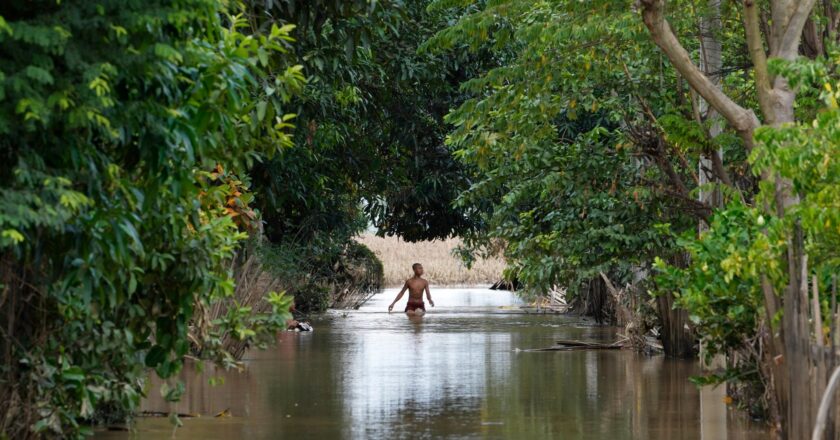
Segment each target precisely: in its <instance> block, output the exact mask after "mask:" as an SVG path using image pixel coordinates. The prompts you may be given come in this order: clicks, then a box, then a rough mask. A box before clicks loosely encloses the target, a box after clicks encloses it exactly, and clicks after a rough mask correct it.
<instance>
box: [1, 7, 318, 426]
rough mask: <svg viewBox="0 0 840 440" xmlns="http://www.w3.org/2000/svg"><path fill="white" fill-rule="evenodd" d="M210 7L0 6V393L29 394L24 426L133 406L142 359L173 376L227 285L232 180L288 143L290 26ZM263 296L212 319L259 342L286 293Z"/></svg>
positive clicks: (236, 200)
mask: <svg viewBox="0 0 840 440" xmlns="http://www.w3.org/2000/svg"><path fill="white" fill-rule="evenodd" d="M224 4H226V3H225V2H218V1H215V0H182V1H177V2H163V1H149V2H123V1H116V0H114V1H107V0H106V1H100V2H83V1H76V2H73V1H69V2H39V3H38V4H37V6H36V5H35V4H32V3H31V2H23V1H12V2H5V3H4V4H3V5H2V6H0V57H2V58H3V60H4V61H3V63H2V65H0V139H2V140H0V157H2V159H3V160H2V165H0V180H2V181H3V187H2V188H0V231H2V239H0V252H1V253H2V256H3V260H4V261H8V262H9V264H10V267H11V269H10V270H8V271H6V272H4V274H10V275H4V278H3V279H2V281H1V282H2V283H3V284H4V286H3V288H4V292H8V294H9V295H13V296H16V298H17V300H16V302H15V303H14V304H16V306H10V307H13V308H12V309H11V310H10V311H9V313H8V314H7V313H4V314H3V315H4V316H3V318H2V319H3V322H2V324H3V328H4V329H6V328H7V327H10V328H11V330H10V333H7V334H4V341H5V342H4V344H10V345H11V346H12V347H13V348H12V351H13V353H14V355H13V357H12V358H11V359H8V358H6V359H5V360H4V364H3V366H2V369H3V371H4V374H3V377H4V378H6V377H14V378H15V379H14V381H13V382H12V383H9V382H6V383H2V384H0V390H2V391H3V392H4V396H11V395H17V396H20V398H21V399H23V400H24V401H28V402H30V404H31V406H32V407H33V408H34V409H35V417H34V419H31V420H30V419H27V418H26V416H24V417H21V420H22V421H23V423H27V422H34V423H33V424H32V425H31V426H28V427H27V428H29V429H31V430H32V431H33V432H35V433H38V434H40V435H52V436H61V437H76V436H79V435H81V434H83V433H84V432H85V431H86V429H85V428H84V427H83V426H81V425H80V420H82V419H85V418H90V417H91V416H92V415H93V414H94V412H95V411H96V410H97V409H99V408H103V407H116V408H120V409H122V410H124V411H127V412H130V411H131V410H132V409H133V408H136V405H137V404H138V402H139V399H140V390H141V382H142V380H143V378H144V376H145V368H146V367H149V368H154V369H155V370H156V371H157V374H159V375H160V376H161V377H164V378H165V377H170V376H172V375H173V374H175V373H177V372H178V371H179V370H180V368H181V365H182V362H183V356H184V355H185V354H186V353H187V351H188V349H189V342H188V338H187V334H188V330H189V325H190V322H191V320H192V319H193V315H194V312H195V309H196V307H197V306H205V307H206V306H209V305H210V304H213V303H214V302H215V301H219V300H222V299H224V298H227V297H229V296H231V295H232V293H233V287H234V286H233V281H232V279H231V274H230V273H229V270H230V269H229V264H228V262H229V261H230V259H231V258H232V256H233V255H234V251H235V249H236V248H237V246H239V245H240V243H241V241H242V240H243V239H244V238H245V237H246V234H245V233H243V232H241V229H240V227H239V226H240V225H242V223H239V224H237V223H238V222H240V219H239V218H238V217H241V216H243V215H244V216H251V215H252V214H253V213H252V212H251V211H250V210H249V208H248V206H247V205H248V203H249V201H250V196H248V195H247V194H246V193H247V183H244V182H242V181H241V180H240V179H239V178H237V177H236V176H237V175H243V176H244V175H245V173H246V171H247V167H248V166H250V165H251V164H252V163H253V162H254V160H256V159H258V158H259V157H261V156H269V155H272V154H274V153H275V152H276V151H277V150H279V149H281V148H282V147H285V146H288V145H290V144H291V138H290V134H289V131H290V130H289V129H290V127H291V126H290V123H289V121H290V119H291V118H292V117H293V116H292V115H290V114H288V111H287V106H288V100H289V98H290V97H291V96H292V95H293V94H294V93H295V92H296V91H297V90H300V89H301V88H302V87H303V84H304V80H303V77H302V74H301V68H300V67H299V66H295V65H293V63H291V62H289V57H288V56H286V55H284V54H285V53H286V52H287V50H288V47H289V42H290V41H291V37H290V36H289V32H290V31H291V27H279V26H273V27H271V28H269V29H266V30H265V32H262V33H259V34H251V35H249V34H246V33H243V32H242V31H243V28H244V25H245V22H244V20H243V19H242V17H239V16H234V15H228V13H229V12H235V11H234V10H228V9H226V6H224ZM269 59H271V60H272V63H273V64H272V66H271V67H274V68H275V69H273V70H269V69H268V67H269ZM277 60H285V61H277ZM283 63H285V66H284V67H283V68H282V69H276V66H277V65H278V64H283ZM217 166H221V167H224V168H225V169H227V170H230V175H229V176H228V177H229V178H228V179H217V178H212V175H211V174H208V172H207V170H213V169H217ZM220 169H221V168H218V169H217V170H220ZM231 211H234V213H235V214H237V215H236V216H234V215H233V213H231ZM250 220H253V219H251V218H250V217H249V221H250ZM5 294H6V293H4V295H5ZM269 301H270V302H271V303H272V306H273V307H274V309H273V312H272V313H271V314H269V315H264V316H261V317H258V318H249V319H250V320H247V319H245V318H243V317H242V316H231V317H230V318H229V319H227V320H222V321H220V322H217V323H216V325H217V331H219V332H223V331H233V332H237V334H240V336H241V337H242V338H261V337H263V336H264V335H265V334H266V331H268V330H270V329H274V328H276V327H277V322H276V321H278V320H282V319H283V318H284V316H285V307H286V306H287V305H288V300H286V299H284V298H282V297H280V296H272V297H270V298H269ZM245 312H247V310H238V311H236V313H240V314H245ZM9 317H11V318H9ZM7 320H8V321H7ZM12 320H14V321H12ZM13 323H14V325H13ZM14 404H15V402H13V401H12V400H11V399H10V400H8V401H7V402H6V405H14ZM3 406H4V405H3V404H0V407H3ZM6 409H7V408H5V407H4V408H3V410H4V412H5V410H6ZM6 414H7V415H8V414H11V413H6ZM5 426H7V427H8V426H12V425H9V424H6V425H5ZM8 434H9V435H12V436H17V435H24V433H23V432H20V431H14V432H9V433H8Z"/></svg>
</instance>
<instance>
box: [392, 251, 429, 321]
mask: <svg viewBox="0 0 840 440" xmlns="http://www.w3.org/2000/svg"><path fill="white" fill-rule="evenodd" d="M411 268H412V269H413V270H414V276H413V277H411V278H409V279H407V280H405V284H403V287H402V289H400V293H399V294H397V298H396V299H394V302H392V303H391V305H390V306H388V311H389V312H390V311H391V310H393V309H394V304H396V303H397V301H399V300H400V298H402V296H403V294H404V293H405V291H406V290H407V291H408V304H407V305H406V307H405V312H406V313H409V314H418V315H422V314H424V313H426V305H425V304H424V303H423V291H425V292H426V298H428V299H429V304H431V305H432V307H434V306H435V302H434V301H432V293H431V292H430V291H429V282H428V281H426V280H425V279H423V278H422V275H423V266H422V265H421V264H420V263H414V265H413V266H412V267H411Z"/></svg>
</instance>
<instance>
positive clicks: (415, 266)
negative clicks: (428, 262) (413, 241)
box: [411, 263, 422, 270]
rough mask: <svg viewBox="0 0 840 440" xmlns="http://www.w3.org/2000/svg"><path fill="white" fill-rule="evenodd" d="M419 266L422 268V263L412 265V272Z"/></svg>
mask: <svg viewBox="0 0 840 440" xmlns="http://www.w3.org/2000/svg"><path fill="white" fill-rule="evenodd" d="M417 266H422V264H420V263H414V264H412V265H411V270H414V269H417Z"/></svg>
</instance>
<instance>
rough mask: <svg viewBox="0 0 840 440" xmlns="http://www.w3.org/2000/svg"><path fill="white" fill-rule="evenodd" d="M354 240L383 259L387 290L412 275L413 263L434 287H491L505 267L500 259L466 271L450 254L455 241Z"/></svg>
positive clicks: (367, 236) (370, 236)
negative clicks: (487, 285) (482, 285)
mask: <svg viewBox="0 0 840 440" xmlns="http://www.w3.org/2000/svg"><path fill="white" fill-rule="evenodd" d="M357 240H358V241H359V242H360V243H362V244H364V245H365V246H367V247H368V248H370V249H371V250H372V251H373V252H374V253H375V254H376V256H377V257H379V259H380V260H382V264H383V266H384V272H385V286H386V287H398V286H400V285H402V283H403V282H404V281H405V279H406V278H408V277H410V276H411V265H412V264H413V263H421V264H423V267H424V268H425V269H426V278H427V279H428V280H429V282H431V283H432V284H436V285H474V284H492V283H494V282H496V281H498V280H499V278H500V277H501V275H502V270H503V269H504V267H505V264H504V261H502V260H501V259H487V260H479V261H477V262H476V263H475V265H474V266H473V267H472V269H467V268H466V267H464V265H463V263H461V261H460V260H459V259H458V258H456V257H454V256H453V255H452V249H454V248H455V247H456V246H458V244H460V240H458V239H457V238H451V239H448V240H437V241H430V242H419V243H407V242H405V241H402V240H400V239H399V238H397V237H384V238H383V237H377V236H375V235H373V234H364V235H362V236H360V237H358V238H357Z"/></svg>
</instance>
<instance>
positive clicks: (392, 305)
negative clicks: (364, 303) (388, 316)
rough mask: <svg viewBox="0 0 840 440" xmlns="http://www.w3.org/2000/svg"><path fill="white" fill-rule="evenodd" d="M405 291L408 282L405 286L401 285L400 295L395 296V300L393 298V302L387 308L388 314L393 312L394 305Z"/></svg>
mask: <svg viewBox="0 0 840 440" xmlns="http://www.w3.org/2000/svg"><path fill="white" fill-rule="evenodd" d="M405 289H408V281H406V282H405V284H403V287H402V289H400V293H398V294H397V297H396V298H394V302H392V303H391V305H390V306H388V311H389V312H390V311H391V310H394V304H396V303H397V301H399V300H400V298H402V297H403V294H404V293H405Z"/></svg>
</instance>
